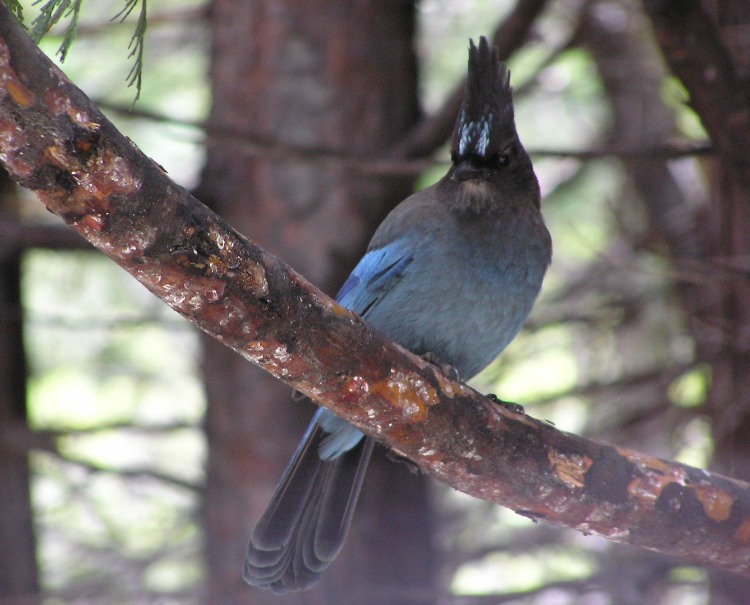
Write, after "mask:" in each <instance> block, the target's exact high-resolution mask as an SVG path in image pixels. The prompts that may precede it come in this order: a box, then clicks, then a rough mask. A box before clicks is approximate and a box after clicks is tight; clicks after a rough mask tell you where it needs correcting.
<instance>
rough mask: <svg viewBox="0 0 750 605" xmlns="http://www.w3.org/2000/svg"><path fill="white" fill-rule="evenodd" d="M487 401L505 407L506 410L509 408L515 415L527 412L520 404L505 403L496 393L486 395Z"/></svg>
mask: <svg viewBox="0 0 750 605" xmlns="http://www.w3.org/2000/svg"><path fill="white" fill-rule="evenodd" d="M485 397H487V399H490V400H492V401H494V402H495V403H496V404H498V405H501V406H503V407H504V408H507V409H508V410H510V411H511V412H513V413H514V414H525V413H526V412H525V411H524V409H523V406H522V405H521V404H520V403H513V402H512V401H503V400H502V399H500V398H499V397H498V396H497V395H495V394H494V393H489V394H487V395H485Z"/></svg>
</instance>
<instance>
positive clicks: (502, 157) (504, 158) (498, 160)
mask: <svg viewBox="0 0 750 605" xmlns="http://www.w3.org/2000/svg"><path fill="white" fill-rule="evenodd" d="M511 152H512V149H511V148H510V147H508V148H506V149H503V150H502V151H501V152H500V153H498V154H497V155H496V156H495V164H496V165H497V167H498V168H505V167H506V166H508V165H510V159H511Z"/></svg>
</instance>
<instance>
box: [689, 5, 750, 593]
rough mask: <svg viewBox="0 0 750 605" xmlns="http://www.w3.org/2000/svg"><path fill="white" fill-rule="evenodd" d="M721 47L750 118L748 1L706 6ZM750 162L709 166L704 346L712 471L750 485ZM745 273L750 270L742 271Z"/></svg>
mask: <svg viewBox="0 0 750 605" xmlns="http://www.w3.org/2000/svg"><path fill="white" fill-rule="evenodd" d="M704 6H705V7H706V10H707V12H708V13H709V14H710V15H711V17H712V18H713V22H714V24H715V27H716V29H717V31H718V34H719V37H720V39H721V42H722V43H723V45H724V47H725V48H726V50H727V53H728V55H729V56H730V57H731V59H732V65H733V67H734V70H735V77H736V78H737V80H738V81H739V83H740V86H741V88H742V90H744V98H743V101H744V106H745V111H746V112H748V113H750V88H749V87H748V84H749V83H750V5H749V4H748V3H747V2H744V1H742V0H723V1H717V0H713V1H711V0H706V2H705V3H704ZM747 162H748V158H747V157H743V158H727V157H723V156H717V159H716V160H715V161H711V162H708V163H707V168H708V171H709V176H710V186H711V190H710V194H711V204H710V207H709V208H710V211H709V214H708V216H707V220H706V221H705V225H706V230H707V234H708V237H709V241H710V250H709V256H710V258H713V259H714V261H715V263H716V264H717V265H718V266H719V267H721V268H722V270H724V271H725V273H723V274H722V275H721V277H722V279H721V280H719V281H718V292H717V294H718V296H716V297H715V298H714V300H713V301H712V302H713V304H712V306H711V319H712V321H711V322H710V323H707V325H706V326H705V327H704V330H703V333H704V338H703V339H702V341H701V342H700V350H701V352H702V355H701V356H702V357H709V358H710V359H711V360H712V368H711V376H712V379H711V388H710V390H709V392H708V401H707V403H708V411H709V413H710V414H711V418H712V421H713V422H712V428H713V439H714V448H715V449H714V459H713V465H712V468H713V469H715V470H717V471H719V472H722V473H724V474H727V475H731V476H733V477H737V478H738V479H743V480H745V481H750V281H749V280H748V259H750V191H749V190H748V184H747V183H746V182H744V181H743V178H742V176H741V174H740V171H739V170H738V166H739V165H741V164H742V163H745V164H746V163H747ZM743 267H744V270H743ZM711 580H712V581H711V602H712V603H713V604H714V605H730V604H731V605H740V604H744V603H747V602H748V595H749V594H750V579H748V578H744V577H740V576H735V575H732V574H727V573H720V572H714V573H713V574H712V577H711Z"/></svg>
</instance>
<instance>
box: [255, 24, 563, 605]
mask: <svg viewBox="0 0 750 605" xmlns="http://www.w3.org/2000/svg"><path fill="white" fill-rule="evenodd" d="M540 206H541V194H540V189H539V183H538V180H537V177H536V175H535V173H534V169H533V166H532V163H531V159H530V158H529V156H528V154H527V153H526V151H525V149H524V147H523V145H522V144H521V141H520V139H519V137H518V134H517V132H516V126H515V117H514V109H513V99H512V89H511V86H510V72H509V71H508V69H507V68H506V66H505V65H504V64H503V63H501V61H500V58H499V55H498V51H497V49H496V48H495V47H493V46H491V45H490V43H489V42H488V40H487V38H486V37H484V36H482V37H480V39H479V44H478V45H476V44H475V43H474V41H473V40H470V41H469V61H468V75H467V79H466V90H465V93H464V98H463V102H462V105H461V108H460V111H459V115H458V118H457V121H456V125H455V128H454V131H453V135H452V139H451V165H450V168H449V169H448V172H447V173H446V174H445V176H443V178H442V179H440V180H439V181H438V182H437V183H436V184H434V185H432V186H431V187H428V188H426V189H423V190H421V191H418V192H416V193H414V194H412V195H411V196H409V197H408V198H406V199H405V200H404V201H403V202H401V203H400V204H398V205H397V206H396V207H395V208H394V209H393V210H392V211H391V212H390V213H389V214H388V216H387V217H386V218H385V219H384V221H383V222H382V223H381V225H380V226H379V227H378V229H377V230H376V231H375V234H374V235H373V237H372V240H371V241H370V244H369V246H368V248H367V251H366V252H365V254H364V256H363V257H362V259H361V260H360V261H359V263H358V264H357V265H356V267H355V268H354V270H353V271H352V273H351V274H350V276H349V277H348V279H347V280H346V281H345V282H344V285H343V286H342V287H341V289H340V291H339V292H338V295H337V296H336V300H337V302H338V303H339V304H341V305H343V306H344V307H346V308H348V309H350V310H351V311H354V312H355V313H357V314H359V315H360V316H361V317H362V318H363V319H364V320H365V321H367V322H368V323H370V324H371V325H372V326H373V327H374V328H375V329H377V330H379V331H380V332H381V333H383V334H385V335H386V336H387V337H389V338H391V339H392V340H394V341H395V342H397V343H399V344H400V345H402V346H403V347H405V348H406V349H409V350H410V351H411V352H412V353H415V354H417V355H421V356H424V357H425V358H426V359H428V360H431V361H434V362H439V365H440V367H441V368H445V367H448V368H450V369H452V370H455V372H456V373H457V375H458V376H459V377H460V378H461V379H463V380H467V379H469V378H471V377H473V376H474V375H476V374H477V373H478V372H479V371H480V370H482V369H483V368H485V367H486V366H487V365H489V364H490V363H491V362H492V361H493V360H494V359H495V358H496V357H497V356H498V355H499V354H500V352H501V351H502V350H503V349H505V347H506V346H507V345H508V344H509V343H510V341H511V340H513V338H515V336H516V335H517V334H518V332H519V331H520V329H521V327H522V325H523V323H524V321H525V320H526V317H527V316H528V314H529V312H530V311H531V308H532V305H533V304H534V301H535V300H536V298H537V296H538V294H539V291H540V289H541V286H542V280H543V278H544V275H545V273H546V270H547V268H548V266H549V264H550V262H551V259H552V241H551V237H550V234H549V231H548V230H547V228H546V226H545V223H544V220H543V218H542V214H541V209H540ZM373 445H374V441H373V439H372V438H371V437H367V436H365V435H364V434H363V433H361V432H360V431H359V430H357V429H356V428H354V427H353V426H352V425H350V424H348V423H347V422H346V421H345V420H343V419H340V418H339V417H337V416H335V415H334V414H333V413H332V412H329V411H328V410H326V409H325V408H322V407H321V408H319V409H318V411H317V412H316V414H315V415H314V417H313V419H312V421H311V423H310V425H309V427H308V429H307V431H306V432H305V434H304V436H303V437H302V440H301V441H300V443H299V445H298V446H297V449H296V451H295V452H294V454H293V456H292V458H291V460H290V462H289V464H288V465H287V467H286V469H285V470H284V473H283V475H282V478H281V480H280V481H279V483H278V485H277V487H276V489H275V491H274V493H273V495H272V497H271V500H270V502H269V504H268V506H267V508H266V510H265V512H264V513H263V515H262V516H261V518H260V520H259V521H258V523H257V525H256V527H255V529H254V531H253V533H252V536H251V538H250V543H249V545H248V548H247V553H246V557H245V566H244V572H243V577H244V579H245V581H246V582H247V583H248V584H250V585H253V586H259V587H264V588H270V589H271V590H273V591H274V592H277V593H283V592H287V591H294V590H303V589H306V588H309V587H310V586H312V585H313V584H314V583H315V582H316V581H317V580H318V579H319V577H320V575H321V573H322V572H323V571H325V569H326V568H327V567H328V566H329V565H330V564H331V562H332V561H333V560H334V559H335V558H336V555H337V554H338V553H339V551H340V550H341V547H342V545H343V543H344V540H345V537H346V533H347V530H348V528H349V526H350V524H351V520H352V515H353V513H354V508H355V505H356V502H357V498H358V496H359V493H360V489H361V487H362V481H363V479H364V477H365V471H366V469H367V464H368V462H369V460H370V457H371V455H372V452H373Z"/></svg>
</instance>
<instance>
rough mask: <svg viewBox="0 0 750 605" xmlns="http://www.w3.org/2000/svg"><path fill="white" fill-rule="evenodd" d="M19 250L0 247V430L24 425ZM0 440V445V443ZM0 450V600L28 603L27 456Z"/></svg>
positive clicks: (5, 187)
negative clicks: (24, 601) (0, 248)
mask: <svg viewBox="0 0 750 605" xmlns="http://www.w3.org/2000/svg"><path fill="white" fill-rule="evenodd" d="M14 190H15V185H13V183H12V182H11V180H10V178H9V177H8V175H7V173H6V172H5V170H0V217H2V216H3V215H5V216H6V217H8V218H11V219H15V218H16V212H15V208H14V206H15V204H14V201H13V199H12V198H13V193H12V192H13V191H14ZM21 252H22V250H21V248H20V247H16V246H13V245H12V244H11V245H10V246H7V245H6V246H5V249H2V250H0V343H2V345H1V346H0V432H6V431H7V432H8V435H7V436H8V437H10V439H6V440H5V441H9V440H12V433H13V432H14V430H16V429H17V428H19V427H21V426H24V425H25V424H26V356H25V353H24V347H23V322H22V315H21ZM2 441H3V440H2V439H0V443H2ZM2 449H3V450H4V451H0V602H2V603H13V602H18V603H20V602H22V600H28V601H26V602H31V600H32V599H33V598H36V597H35V595H37V593H38V592H39V579H38V571H37V565H36V539H35V535H34V524H33V516H32V508H31V487H30V472H29V456H28V454H27V453H25V452H23V450H12V449H5V448H2Z"/></svg>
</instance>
